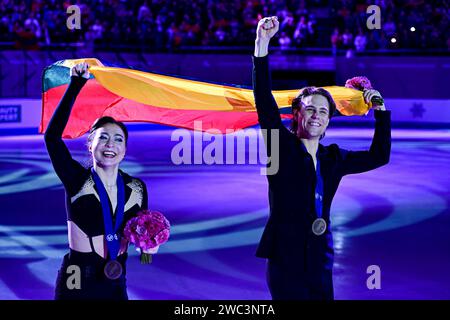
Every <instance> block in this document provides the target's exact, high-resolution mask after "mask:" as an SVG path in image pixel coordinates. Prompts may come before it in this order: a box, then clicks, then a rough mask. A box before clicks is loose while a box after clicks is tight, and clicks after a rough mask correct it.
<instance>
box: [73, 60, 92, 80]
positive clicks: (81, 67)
mask: <svg viewBox="0 0 450 320" xmlns="http://www.w3.org/2000/svg"><path fill="white" fill-rule="evenodd" d="M90 75H91V74H90V73H89V65H88V64H87V63H86V62H83V63H78V64H76V65H74V66H73V67H72V68H71V69H70V76H71V77H72V76H75V77H83V78H85V79H89V77H90Z"/></svg>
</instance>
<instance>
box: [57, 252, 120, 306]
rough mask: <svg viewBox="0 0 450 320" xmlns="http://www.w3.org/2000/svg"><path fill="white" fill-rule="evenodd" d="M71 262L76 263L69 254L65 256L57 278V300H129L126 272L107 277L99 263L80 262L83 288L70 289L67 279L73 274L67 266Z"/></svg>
mask: <svg viewBox="0 0 450 320" xmlns="http://www.w3.org/2000/svg"><path fill="white" fill-rule="evenodd" d="M71 264H75V263H73V261H70V259H69V255H66V256H64V260H63V262H62V265H61V268H60V270H59V271H58V277H57V279H56V288H55V300H128V294H127V286H126V278H125V273H124V274H123V275H122V276H121V277H120V278H119V279H116V280H110V279H107V278H106V277H105V276H104V274H103V268H102V265H99V264H91V265H89V264H83V265H81V264H78V266H79V268H80V271H81V277H80V284H81V288H80V289H77V288H74V289H69V287H68V285H67V280H68V278H69V277H70V275H71V274H68V273H67V268H68V267H69V266H70V265H71Z"/></svg>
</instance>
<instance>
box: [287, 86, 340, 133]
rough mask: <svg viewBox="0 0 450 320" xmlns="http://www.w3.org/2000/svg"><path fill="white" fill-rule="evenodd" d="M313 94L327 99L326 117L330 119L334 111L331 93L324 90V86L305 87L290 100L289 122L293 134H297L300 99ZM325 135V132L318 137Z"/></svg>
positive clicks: (334, 106)
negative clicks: (290, 112)
mask: <svg viewBox="0 0 450 320" xmlns="http://www.w3.org/2000/svg"><path fill="white" fill-rule="evenodd" d="M314 94H317V95H320V96H323V97H325V98H326V99H327V101H328V117H329V118H330V119H331V117H332V116H333V114H334V113H335V112H336V103H335V102H334V100H333V97H332V96H331V94H330V93H329V92H328V91H327V90H325V89H324V88H318V87H305V88H303V89H302V90H300V92H299V93H298V95H297V97H295V98H294V99H293V100H292V104H291V107H292V115H293V117H292V124H291V131H292V132H293V133H295V134H297V130H298V120H297V113H298V112H299V110H300V108H301V102H302V99H303V98H305V97H308V96H312V95H314ZM324 136H325V134H323V136H322V137H320V139H322V138H323V137H324Z"/></svg>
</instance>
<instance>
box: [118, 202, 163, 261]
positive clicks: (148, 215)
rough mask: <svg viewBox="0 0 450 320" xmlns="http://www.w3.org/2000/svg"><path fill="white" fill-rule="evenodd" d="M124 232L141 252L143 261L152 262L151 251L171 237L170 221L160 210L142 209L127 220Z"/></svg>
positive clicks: (126, 237)
mask: <svg viewBox="0 0 450 320" xmlns="http://www.w3.org/2000/svg"><path fill="white" fill-rule="evenodd" d="M123 234H124V236H125V239H127V240H128V241H129V242H131V243H133V244H134V245H135V246H136V248H138V250H139V251H140V252H141V263H143V264H147V263H150V262H151V255H150V253H149V251H150V252H151V251H152V249H155V248H157V247H158V246H160V245H161V244H163V243H165V242H167V240H168V239H169V235H170V223H169V221H168V220H167V219H166V217H164V215H163V214H162V213H160V212H158V211H151V210H142V211H139V212H138V214H137V216H136V217H134V218H132V219H130V220H129V221H128V222H127V224H126V226H125V229H124V231H123ZM153 251H155V250H153ZM155 252H156V251H155Z"/></svg>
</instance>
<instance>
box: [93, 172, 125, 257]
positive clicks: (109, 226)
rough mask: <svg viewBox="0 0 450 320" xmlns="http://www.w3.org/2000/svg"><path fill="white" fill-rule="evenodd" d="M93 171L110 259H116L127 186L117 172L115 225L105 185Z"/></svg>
mask: <svg viewBox="0 0 450 320" xmlns="http://www.w3.org/2000/svg"><path fill="white" fill-rule="evenodd" d="M91 172H92V177H93V178H94V182H95V185H96V186H97V191H98V195H99V197H100V204H101V205H102V211H103V222H104V225H105V238H106V246H107V247H108V252H109V258H110V260H116V258H117V255H118V253H119V250H120V236H119V235H118V234H117V231H118V230H119V227H120V225H121V224H122V221H123V216H124V208H125V187H124V183H123V178H122V176H121V175H120V173H118V174H117V213H116V223H115V226H113V223H112V214H111V209H110V207H109V198H108V194H107V192H106V189H105V186H104V185H103V183H102V181H101V180H100V177H99V176H98V174H97V172H95V170H94V168H92V169H91Z"/></svg>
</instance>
